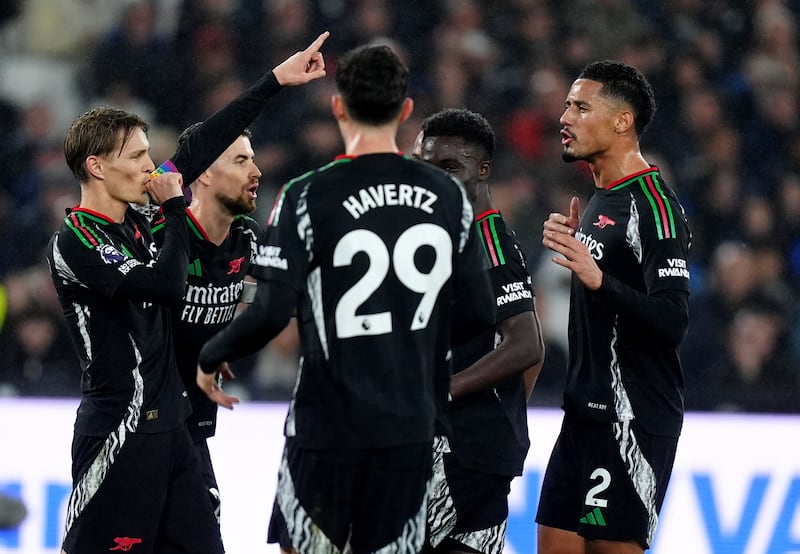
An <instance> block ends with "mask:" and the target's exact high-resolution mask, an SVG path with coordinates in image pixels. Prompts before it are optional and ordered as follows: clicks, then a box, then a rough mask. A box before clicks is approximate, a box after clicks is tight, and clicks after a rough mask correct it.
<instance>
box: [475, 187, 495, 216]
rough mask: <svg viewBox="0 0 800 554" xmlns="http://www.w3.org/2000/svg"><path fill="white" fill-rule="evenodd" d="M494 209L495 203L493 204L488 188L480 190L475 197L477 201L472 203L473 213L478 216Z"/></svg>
mask: <svg viewBox="0 0 800 554" xmlns="http://www.w3.org/2000/svg"><path fill="white" fill-rule="evenodd" d="M493 209H494V202H492V196H491V195H490V194H489V190H488V188H485V189H484V190H481V189H480V188H479V189H478V191H477V194H476V195H475V200H473V201H472V212H473V213H474V214H475V215H476V216H477V215H479V214H482V213H484V212H488V211H489V210H493Z"/></svg>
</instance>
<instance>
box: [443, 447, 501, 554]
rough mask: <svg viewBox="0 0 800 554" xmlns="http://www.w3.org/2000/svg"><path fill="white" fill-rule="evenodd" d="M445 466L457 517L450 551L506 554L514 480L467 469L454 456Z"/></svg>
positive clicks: (450, 535) (447, 457)
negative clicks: (509, 504) (510, 499)
mask: <svg viewBox="0 0 800 554" xmlns="http://www.w3.org/2000/svg"><path fill="white" fill-rule="evenodd" d="M444 466H445V475H446V476H447V482H448V484H449V486H450V491H451V494H452V497H453V503H454V505H455V511H456V515H457V517H456V524H455V527H454V529H453V530H452V531H451V532H450V534H449V537H448V541H447V542H448V543H449V544H450V550H457V551H462V552H482V553H484V554H502V552H503V549H504V545H505V535H506V524H507V520H508V493H509V491H510V490H511V479H512V477H511V476H508V475H495V474H490V473H486V472H483V471H476V470H474V469H471V468H468V467H465V466H464V465H462V464H461V463H460V462H459V460H458V457H457V456H456V455H455V454H452V453H451V454H449V455H448V456H446V457H445V464H444Z"/></svg>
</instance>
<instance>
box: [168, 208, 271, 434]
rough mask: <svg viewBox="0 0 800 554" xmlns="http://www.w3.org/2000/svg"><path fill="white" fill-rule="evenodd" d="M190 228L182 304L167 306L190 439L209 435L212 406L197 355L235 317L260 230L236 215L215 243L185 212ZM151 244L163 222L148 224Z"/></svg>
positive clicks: (213, 414)
mask: <svg viewBox="0 0 800 554" xmlns="http://www.w3.org/2000/svg"><path fill="white" fill-rule="evenodd" d="M186 225H187V226H188V228H189V272H188V275H187V277H186V292H185V293H184V296H183V300H182V302H181V303H180V304H179V305H177V306H175V307H174V308H173V309H172V329H173V333H174V339H175V359H176V361H177V364H178V370H179V371H180V374H181V378H182V379H183V384H184V386H185V387H186V391H187V392H188V394H189V399H190V400H191V403H192V415H191V416H189V419H188V420H187V425H188V426H189V432H190V433H191V435H192V439H193V440H195V441H199V440H202V439H206V438H208V437H212V436H214V433H215V431H216V427H217V404H216V403H215V402H213V401H211V400H210V399H209V398H208V396H206V394H205V393H204V392H203V391H201V390H200V389H199V388H198V386H197V381H196V377H197V357H198V354H199V352H200V348H202V346H203V344H205V342H206V341H207V340H208V339H209V338H211V337H212V336H213V335H214V334H216V333H217V331H219V330H220V329H222V328H223V327H224V326H225V325H226V324H227V323H228V322H230V321H231V320H232V319H233V317H234V316H235V315H236V308H237V306H238V304H239V301H240V299H241V297H242V291H243V289H244V277H245V275H246V274H247V272H248V269H249V267H250V262H251V261H252V259H253V257H254V256H255V249H256V243H257V240H258V235H259V233H260V228H259V226H258V224H257V223H256V222H255V220H253V219H252V218H250V217H247V216H238V217H236V219H234V221H233V223H232V224H231V227H230V231H229V233H228V236H227V237H225V240H224V241H223V242H222V244H220V245H219V246H217V245H216V244H214V243H213V242H211V241H210V240H208V236H207V235H206V233H205V231H204V230H203V227H202V226H201V225H200V223H199V222H198V221H197V220H196V219H195V218H194V216H193V214H192V212H191V210H190V209H187V210H186ZM153 235H154V237H155V241H156V245H157V246H159V247H160V246H161V243H162V241H163V238H164V221H163V219H162V220H159V221H156V223H155V224H154V225H153Z"/></svg>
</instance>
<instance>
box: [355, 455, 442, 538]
mask: <svg viewBox="0 0 800 554" xmlns="http://www.w3.org/2000/svg"><path fill="white" fill-rule="evenodd" d="M366 456H367V457H366V459H365V461H364V466H363V469H364V470H363V472H362V473H361V474H360V475H359V479H358V481H357V491H356V497H357V499H358V500H357V502H355V504H354V506H353V510H354V511H353V513H354V515H353V530H352V537H351V540H350V545H351V547H352V550H353V553H354V554H361V553H366V552H375V551H377V550H379V549H384V551H386V552H418V551H420V549H421V548H422V545H423V543H424V540H425V523H426V515H427V514H426V511H427V510H426V506H427V491H428V485H429V482H430V478H431V465H432V447H431V444H430V443H426V444H413V445H406V446H400V447H395V448H380V449H372V450H370V451H367V454H366Z"/></svg>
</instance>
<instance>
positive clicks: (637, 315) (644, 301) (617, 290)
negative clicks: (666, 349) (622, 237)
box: [597, 274, 689, 348]
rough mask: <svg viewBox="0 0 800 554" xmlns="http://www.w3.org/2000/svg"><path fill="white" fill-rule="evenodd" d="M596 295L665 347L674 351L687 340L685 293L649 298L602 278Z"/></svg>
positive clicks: (687, 299)
mask: <svg viewBox="0 0 800 554" xmlns="http://www.w3.org/2000/svg"><path fill="white" fill-rule="evenodd" d="M597 294H601V295H605V296H607V297H609V298H611V299H612V300H613V302H614V304H615V306H616V307H617V309H618V310H619V312H620V313H621V314H623V315H626V316H628V317H630V318H632V319H634V320H635V321H636V322H637V323H638V324H640V325H641V327H642V328H643V329H647V331H648V335H650V336H656V337H659V338H660V340H662V341H664V342H665V343H666V344H667V345H668V346H671V347H675V348H677V347H678V346H679V345H680V343H681V341H682V340H683V338H684V337H685V336H686V329H687V328H688V326H689V295H688V293H686V292H684V291H678V290H667V291H661V292H658V293H655V294H649V295H648V294H644V293H641V292H639V291H637V290H635V289H633V288H631V287H629V286H628V285H626V284H625V283H623V282H622V281H620V280H619V279H616V278H615V277H612V276H610V275H608V274H604V275H603V285H602V286H601V287H600V289H599V290H598V291H597Z"/></svg>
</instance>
